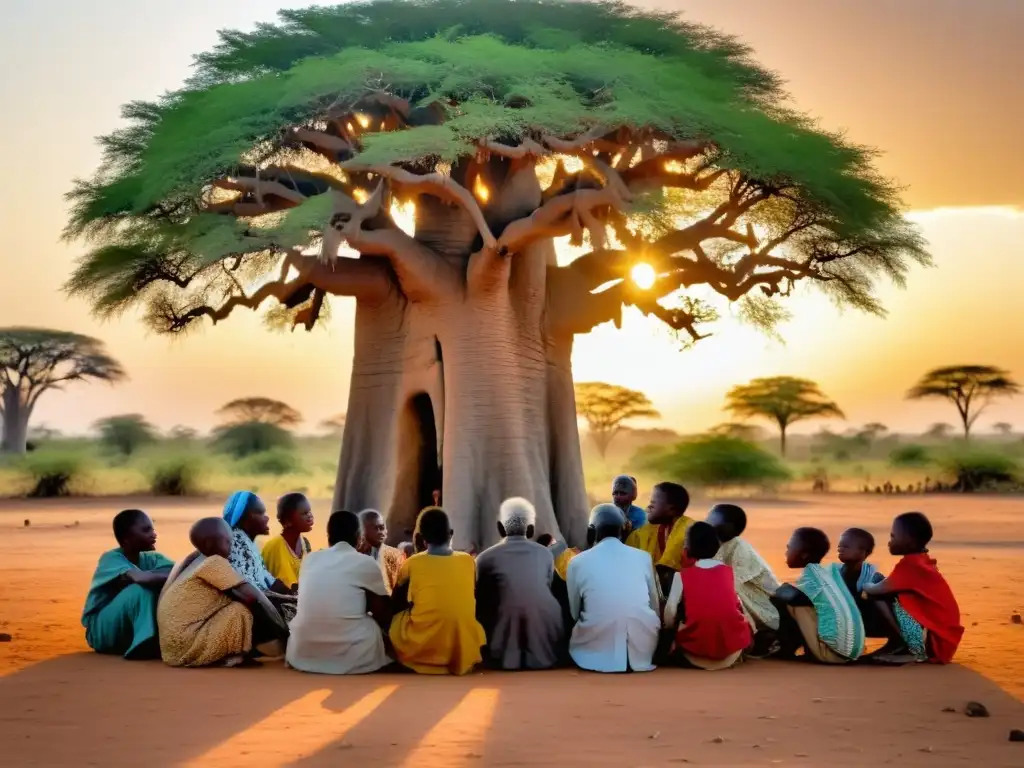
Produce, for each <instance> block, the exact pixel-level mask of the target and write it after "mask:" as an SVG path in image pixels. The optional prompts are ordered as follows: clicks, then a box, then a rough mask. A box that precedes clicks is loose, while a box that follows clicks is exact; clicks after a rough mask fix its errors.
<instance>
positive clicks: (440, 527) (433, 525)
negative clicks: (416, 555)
mask: <svg viewBox="0 0 1024 768" xmlns="http://www.w3.org/2000/svg"><path fill="white" fill-rule="evenodd" d="M452 533H454V531H452V526H451V523H450V522H449V521H448V513H447V512H445V511H444V510H443V509H441V508H440V507H427V508H426V509H424V510H423V511H422V512H420V516H419V517H418V518H416V532H415V533H414V534H413V536H414V538H415V540H416V550H417V551H422V550H421V544H422V549H426V548H427V547H428V546H434V547H443V546H444V545H445V544H447V543H448V542H449V541H451V539H452Z"/></svg>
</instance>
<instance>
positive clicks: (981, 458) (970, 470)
mask: <svg viewBox="0 0 1024 768" xmlns="http://www.w3.org/2000/svg"><path fill="white" fill-rule="evenodd" d="M938 465H939V468H940V469H941V470H942V472H943V473H944V474H945V475H947V476H948V477H950V478H951V479H952V480H953V483H954V488H956V490H959V491H966V492H972V491H982V490H995V489H997V488H998V487H999V486H1002V485H1008V484H1012V483H1014V482H1015V481H1016V479H1017V475H1018V473H1019V471H1020V468H1019V467H1018V465H1017V462H1016V461H1014V460H1013V458H1012V457H1010V456H1007V455H1006V454H1003V453H998V452H995V451H991V450H985V449H979V448H961V449H959V450H955V451H952V452H950V453H948V454H946V455H945V456H943V457H942V458H940V459H939V461H938Z"/></svg>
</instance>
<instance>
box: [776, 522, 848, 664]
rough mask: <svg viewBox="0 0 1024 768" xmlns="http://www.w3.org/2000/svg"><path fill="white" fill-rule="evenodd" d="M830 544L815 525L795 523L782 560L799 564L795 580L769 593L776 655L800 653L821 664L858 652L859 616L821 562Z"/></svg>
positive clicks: (843, 587)
mask: <svg viewBox="0 0 1024 768" xmlns="http://www.w3.org/2000/svg"><path fill="white" fill-rule="evenodd" d="M829 549H831V544H830V543H829V540H828V536H826V535H825V532H824V531H821V530H819V529H817V528H797V529H796V530H795V531H793V535H792V536H791V537H790V539H789V544H787V545H786V565H787V566H789V567H790V568H793V569H800V578H798V579H797V580H796V584H783V585H782V586H780V587H779V588H778V590H776V592H775V598H774V600H775V602H776V606H777V607H778V608H779V643H780V651H779V654H778V655H779V656H782V657H789V658H795V657H796V655H797V651H798V650H799V649H800V648H801V647H802V648H803V649H804V652H805V655H809V656H810V657H811V658H813V659H815V660H816V661H819V662H821V663H823V664H846V663H849V662H851V661H856V660H857V659H858V658H859V657H860V656H861V654H863V653H864V621H863V620H862V619H861V615H860V611H859V610H857V603H856V602H855V601H854V599H853V595H851V594H850V590H848V589H847V588H846V584H844V583H843V579H842V577H841V576H839V575H838V573H837V571H836V570H834V569H833V568H831V567H830V566H823V565H822V564H821V561H822V560H823V559H824V558H825V556H826V555H827V554H828V551H829Z"/></svg>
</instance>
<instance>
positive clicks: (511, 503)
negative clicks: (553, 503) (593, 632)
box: [476, 498, 565, 669]
mask: <svg viewBox="0 0 1024 768" xmlns="http://www.w3.org/2000/svg"><path fill="white" fill-rule="evenodd" d="M536 518H537V513H536V511H535V510H534V507H533V504H531V503H530V502H529V501H527V500H526V499H520V498H513V499H508V500H506V501H505V502H503V503H502V505H501V508H500V510H499V512H498V533H499V534H500V536H501V538H502V541H501V542H499V543H498V544H495V545H494V546H493V547H491V548H490V549H487V550H485V551H484V552H481V553H480V555H479V557H477V559H476V578H477V583H476V611H477V620H478V621H479V622H480V623H481V624H482V625H483V627H484V631H485V632H486V633H487V648H486V649H485V653H484V658H485V661H486V662H487V663H488V664H489V665H490V666H494V667H498V668H501V669H547V668H550V667H553V666H555V665H556V664H557V663H558V662H559V660H560V659H561V658H562V657H563V655H564V650H565V649H564V639H565V624H564V622H563V620H562V611H561V608H559V605H558V601H557V600H556V599H555V596H554V595H553V594H552V592H551V579H552V577H553V576H554V572H555V564H554V560H553V559H552V556H551V551H550V550H549V549H548V548H547V547H543V546H541V545H540V544H537V543H536V542H534V541H530V539H531V538H532V537H533V533H534V522H535V520H536Z"/></svg>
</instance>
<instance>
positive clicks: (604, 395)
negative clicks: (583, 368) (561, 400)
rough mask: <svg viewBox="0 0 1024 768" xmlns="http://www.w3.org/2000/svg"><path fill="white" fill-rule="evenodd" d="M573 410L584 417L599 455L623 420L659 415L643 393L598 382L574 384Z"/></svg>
mask: <svg viewBox="0 0 1024 768" xmlns="http://www.w3.org/2000/svg"><path fill="white" fill-rule="evenodd" d="M576 413H577V414H579V415H580V416H582V417H583V418H584V420H586V422H587V429H588V430H589V431H590V435H591V437H592V438H593V439H594V444H595V445H596V446H597V450H598V453H600V454H601V458H604V456H605V454H606V453H607V451H608V446H609V444H610V443H611V441H612V439H613V438H614V437H615V435H616V434H618V432H619V430H620V429H622V425H623V423H624V422H626V421H628V420H629V419H641V418H643V419H651V418H658V416H660V415H661V414H659V413H658V412H657V411H656V410H655V409H654V406H653V405H652V404H651V401H650V400H648V399H647V395H645V394H644V393H643V392H637V391H636V390H633V389H627V388H626V387H620V386H617V385H615V384H605V383H603V382H599V381H590V382H582V383H579V384H577V385H576Z"/></svg>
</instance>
